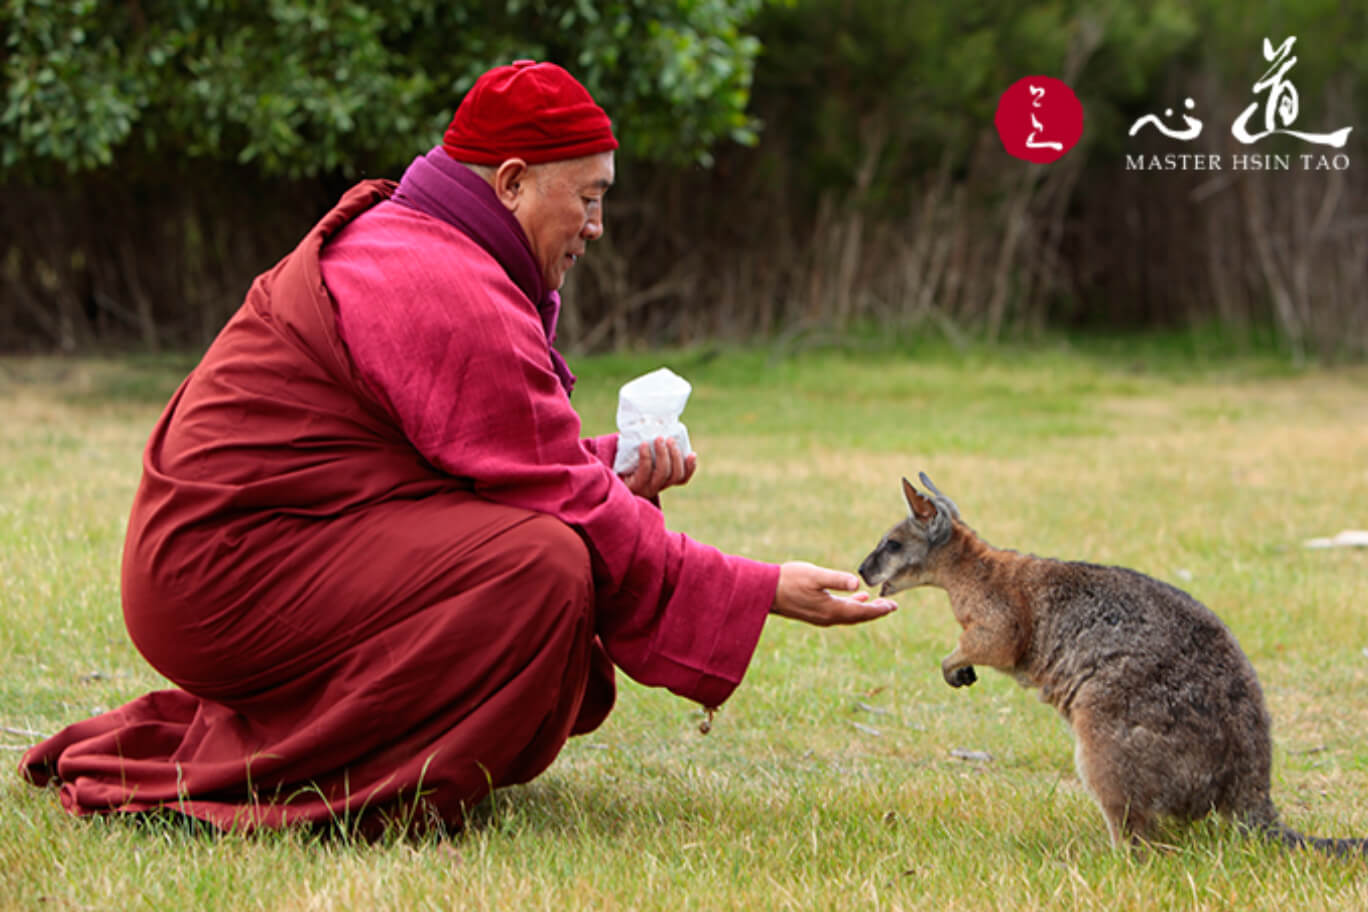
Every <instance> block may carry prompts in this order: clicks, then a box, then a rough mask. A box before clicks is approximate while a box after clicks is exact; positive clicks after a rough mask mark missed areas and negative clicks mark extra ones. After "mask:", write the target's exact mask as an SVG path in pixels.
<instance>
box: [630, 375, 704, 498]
mask: <svg viewBox="0 0 1368 912" xmlns="http://www.w3.org/2000/svg"><path fill="white" fill-rule="evenodd" d="M692 392H693V387H692V386H691V385H690V384H689V381H687V380H685V379H684V378H683V377H681V376H679V375H678V374H676V373H675V372H674V371H672V370H670V369H669V368H668V367H662V368H660V369H659V370H653V371H651V372H650V373H649V374H642V375H641V376H640V377H637V378H636V379H635V380H629V381H627V382H626V383H624V384H623V385H622V389H621V390H619V391H618V410H617V426H618V448H617V456H616V457H615V458H614V459H613V471H614V472H617V473H618V474H619V475H627V474H630V473H631V472H634V471H636V467H637V461H638V454H637V449H638V448H639V447H640V446H641V445H642V444H643V443H651V442H652V441H654V440H655V439H656V438H657V437H665V438H670V439H673V440H675V441H676V442H677V443H678V444H679V453H680V455H681V456H688V455H689V454H690V453H692V452H693V448H692V447H691V446H690V445H689V429H688V428H686V427H685V426H684V424H683V422H681V421H680V420H679V416H680V415H682V414H683V413H684V406H685V405H686V404H687V403H688V401H689V394H690V393H692Z"/></svg>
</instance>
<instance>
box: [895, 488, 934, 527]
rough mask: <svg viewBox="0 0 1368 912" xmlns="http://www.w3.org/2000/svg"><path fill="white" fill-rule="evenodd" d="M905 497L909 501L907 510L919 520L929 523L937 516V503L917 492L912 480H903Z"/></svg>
mask: <svg viewBox="0 0 1368 912" xmlns="http://www.w3.org/2000/svg"><path fill="white" fill-rule="evenodd" d="M902 489H903V498H904V499H905V500H906V501H907V512H908V513H909V514H910V515H911V516H912V518H913V519H915V520H917V521H918V522H922V523H927V522H930V521H931V520H933V519H935V518H936V505H935V504H933V503H932V502H931V501H929V500H927V499H926V498H925V497H922V496H921V494H919V493H917V489H916V488H914V487H912V482H910V481H908V480H907V479H906V478H904V479H903V480H902Z"/></svg>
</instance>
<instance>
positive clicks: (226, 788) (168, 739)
mask: <svg viewBox="0 0 1368 912" xmlns="http://www.w3.org/2000/svg"><path fill="white" fill-rule="evenodd" d="M482 188H483V189H482ZM398 190H399V192H398V194H397V195H396V193H395V191H396V187H395V185H394V184H393V183H391V182H387V181H366V182H363V183H361V184H359V185H357V186H356V187H354V188H353V189H352V190H351V191H349V192H348V193H347V194H346V195H345V196H344V197H343V199H342V200H341V201H340V202H339V204H338V205H337V207H336V208H334V209H333V210H332V211H331V212H329V213H328V214H327V215H326V216H325V217H324V218H323V219H322V221H321V222H320V223H319V224H318V225H317V226H315V228H314V229H313V230H312V231H311V232H310V233H309V234H308V235H307V236H306V237H305V238H304V239H303V241H302V242H301V243H300V245H299V246H298V247H297V248H296V249H295V250H294V251H293V252H292V253H291V254H290V255H288V256H286V257H285V258H284V259H283V260H281V262H280V263H278V264H277V265H276V266H275V267H274V268H273V269H272V270H270V271H269V272H267V273H265V274H263V275H262V276H259V277H258V278H257V280H256V281H255V282H254V283H253V285H252V288H251V290H250V291H249V293H248V295H247V300H246V301H245V303H244V304H243V306H242V307H241V308H240V309H239V311H238V312H237V313H236V314H235V315H234V316H233V318H232V319H231V320H230V321H229V322H228V324H227V325H226V326H225V327H224V329H223V331H222V332H221V333H220V334H219V336H218V337H217V338H216V339H215V341H214V343H213V344H212V345H211V346H210V348H209V349H208V351H207V352H206V354H205V356H204V358H203V359H202V361H201V363H200V364H199V365H198V366H197V367H196V368H195V370H194V371H193V372H192V373H191V374H190V376H189V377H187V378H186V380H185V382H184V383H183V384H182V385H181V387H180V389H179V390H178V391H177V392H176V394H175V395H174V396H173V398H172V399H171V402H170V403H169V404H168V405H167V407H166V409H165V410H164V412H163V414H162V416H161V418H160V420H159V421H158V424H157V426H156V428H155V429H154V430H153V433H152V435H151V438H150V439H149V442H148V445H147V448H146V451H145V453H144V459H143V477H142V481H141V484H140V486H139V489H138V492H137V495H136V497H135V500H134V503H133V507H132V510H131V513H130V518H129V525H128V534H127V537H126V540H125V547H124V561H123V575H122V597H123V606H124V617H125V621H126V624H127V627H128V630H129V634H130V636H131V638H132V640H133V642H134V644H135V645H136V646H137V648H138V649H139V651H140V652H141V653H142V654H143V655H144V657H145V658H146V659H147V660H148V661H149V662H150V663H151V664H152V665H153V666H154V667H155V668H157V670H158V671H160V672H161V673H162V674H163V675H165V676H166V677H167V678H168V679H170V680H171V682H173V683H174V684H175V685H176V687H175V688H173V689H167V690H160V691H155V692H153V693H149V694H147V695H145V696H143V697H141V698H139V699H137V700H134V701H132V702H131V703H128V704H126V705H125V706H122V707H120V708H118V709H115V710H112V711H110V712H107V713H104V714H102V715H100V716H97V717H95V718H92V719H87V720H85V721H82V722H77V723H75V724H73V725H71V726H68V727H67V728H66V729H64V730H63V731H61V732H59V733H58V734H57V735H54V736H53V737H52V738H49V739H47V740H46V741H44V742H42V743H41V744H38V745H36V746H35V747H33V748H32V749H30V750H29V751H28V752H27V753H26V754H25V755H24V757H23V759H22V761H21V771H22V772H23V774H24V775H26V776H27V777H28V778H29V779H30V780H31V781H33V782H35V783H37V784H45V783H47V782H50V781H56V782H57V783H59V784H60V795H61V800H62V803H63V806H64V807H66V808H67V809H68V810H69V811H71V812H72V813H76V814H86V813H95V812H104V811H145V810H151V809H156V808H169V809H172V810H177V811H180V812H183V813H186V814H190V815H192V816H195V817H198V818H201V819H204V820H207V821H209V822H211V823H213V824H215V825H216V826H219V827H221V828H224V829H250V828H253V827H257V826H279V825H284V824H287V823H292V822H305V821H307V822H313V823H328V822H336V821H343V822H351V823H357V824H359V825H360V826H362V827H364V828H366V829H367V830H370V831H373V830H374V829H375V828H376V827H377V826H383V825H385V824H387V823H389V822H392V821H394V822H398V823H399V824H400V825H405V826H408V825H418V824H424V823H431V822H441V823H443V824H447V825H459V824H460V823H461V822H462V820H463V817H464V813H465V810H466V809H467V808H469V807H470V806H471V805H472V804H473V803H475V802H477V801H479V800H480V799H482V798H483V797H484V796H485V795H486V794H488V792H489V791H490V789H492V788H498V787H500V786H503V785H509V784H514V783H518V782H525V781H527V780H529V779H531V778H532V777H534V776H536V775H537V774H538V773H540V772H542V771H543V770H544V769H545V768H546V767H547V766H548V765H549V764H550V763H551V762H552V760H554V758H555V756H556V754H557V753H558V752H559V751H560V749H561V747H562V746H563V745H564V743H565V741H566V740H567V739H568V738H569V737H570V736H571V735H572V734H576V733H583V732H586V731H589V730H592V729H593V728H595V727H597V726H598V725H599V724H601V722H602V721H603V719H604V718H605V717H606V715H607V714H608V712H609V710H610V709H611V706H612V703H613V699H614V684H613V666H614V665H616V666H617V667H618V668H620V669H622V670H623V671H624V672H625V673H627V674H628V675H629V676H631V677H632V678H634V679H636V680H638V681H640V682H642V683H645V684H649V685H657V686H663V687H666V688H668V689H670V690H671V691H673V692H674V693H677V694H679V695H681V696H683V697H686V698H689V699H692V700H696V701H698V702H700V703H703V704H705V705H717V704H719V703H721V702H722V701H724V700H725V699H727V697H728V696H729V695H730V694H731V693H732V691H733V690H734V688H735V687H736V686H737V684H738V683H739V682H740V680H741V678H742V676H743V674H744V673H745V669H746V666H747V665H748V664H749V661H750V658H751V655H752V653H753V651H754V648H755V644H756V642H757V640H758V638H759V635H760V630H761V627H762V626H763V623H764V619H765V616H766V614H767V612H768V609H769V606H770V604H771V603H772V600H773V597H774V592H775V587H776V585H777V581H778V567H777V566H774V565H771V564H765V563H760V562H756V561H751V560H747V559H745V558H740V557H735V556H731V555H726V554H723V553H722V552H720V551H718V550H716V549H714V548H710V547H708V546H706V545H703V544H701V543H699V542H696V541H693V540H691V539H690V538H688V537H687V536H685V535H682V534H679V533H675V532H671V531H669V530H668V529H666V527H665V524H664V517H663V516H662V514H661V512H660V510H659V508H658V506H657V505H655V504H654V503H651V502H649V501H647V500H645V499H643V498H640V497H636V496H635V495H633V494H632V493H631V491H630V490H629V489H628V488H627V487H626V485H625V484H624V483H623V482H622V480H621V479H620V478H618V477H617V476H615V475H614V474H613V472H612V470H611V467H610V466H611V463H612V459H613V455H614V451H615V448H616V439H615V437H613V436H609V437H604V438H596V439H582V438H581V437H580V424H579V419H578V416H577V415H576V414H575V412H574V410H573V409H572V408H571V406H570V402H569V389H570V386H571V384H572V383H573V375H571V374H570V373H569V370H568V368H567V367H566V366H565V364H564V361H563V360H562V359H561V358H560V356H559V354H558V353H556V351H555V349H554V347H553V345H552V340H553V338H554V327H555V317H556V311H557V309H558V306H559V300H558V298H556V297H555V295H554V292H550V293H548V292H547V291H546V290H545V289H543V288H541V287H540V279H539V276H538V275H537V274H536V270H535V268H534V269H533V271H532V272H531V273H528V272H527V271H526V269H525V265H526V264H525V263H523V262H522V261H521V259H520V257H521V254H520V253H519V251H518V249H517V245H522V247H523V248H526V240H525V238H524V237H523V236H522V234H521V229H520V228H519V227H518V225H517V222H516V220H514V219H513V218H512V216H511V215H508V214H507V212H506V210H503V209H502V207H501V206H500V205H499V204H498V201H497V199H496V198H495V197H494V196H493V193H492V190H488V185H486V184H484V182H483V181H482V180H480V179H479V178H478V177H475V176H474V175H473V174H471V173H470V172H469V171H468V170H467V169H465V168H463V167H461V166H459V165H455V164H454V163H451V162H449V161H448V160H445V159H443V158H437V157H435V156H433V155H431V154H430V155H429V156H426V157H420V158H419V159H417V160H415V162H414V164H413V165H412V166H410V169H409V171H407V172H406V173H405V179H404V181H402V182H401V183H400V185H399V187H398ZM485 191H487V195H486V192H485ZM425 194H426V195H427V196H426V198H425ZM391 196H395V199H393V200H392V199H390V197H391ZM444 207H446V208H445V209H444ZM453 213H455V214H453ZM461 213H464V215H461ZM472 214H473V215H474V216H477V217H476V218H473V219H472V218H470V216H472ZM501 223H502V224H501ZM510 244H511V245H512V246H510ZM526 255H527V256H528V257H529V258H530V249H528V250H526ZM533 265H534V267H535V263H534V264H533Z"/></svg>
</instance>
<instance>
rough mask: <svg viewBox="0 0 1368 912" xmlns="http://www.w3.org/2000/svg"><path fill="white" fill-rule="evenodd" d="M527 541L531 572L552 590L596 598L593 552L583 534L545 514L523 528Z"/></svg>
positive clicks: (529, 571)
mask: <svg viewBox="0 0 1368 912" xmlns="http://www.w3.org/2000/svg"><path fill="white" fill-rule="evenodd" d="M518 531H519V533H520V534H521V537H522V538H523V540H524V543H525V544H524V546H525V548H526V551H525V559H526V568H527V572H528V573H530V574H531V575H533V576H535V577H536V578H538V579H542V580H545V581H546V582H547V583H548V584H549V585H550V586H551V587H552V588H554V589H555V590H558V591H563V592H566V593H579V592H583V593H584V598H585V599H586V600H588V599H590V598H591V597H592V593H593V573H592V569H591V567H590V564H589V549H588V548H587V547H585V544H584V540H583V539H581V538H580V536H579V533H578V532H576V531H575V530H574V529H572V528H570V527H569V526H568V525H566V524H565V523H563V522H561V521H560V520H559V519H556V518H555V517H554V516H550V515H548V514H545V513H538V514H536V515H535V516H533V517H532V518H531V519H529V520H528V521H527V522H526V523H524V524H523V525H522V526H521V527H520V528H519V530H518Z"/></svg>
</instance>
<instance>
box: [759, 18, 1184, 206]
mask: <svg viewBox="0 0 1368 912" xmlns="http://www.w3.org/2000/svg"><path fill="white" fill-rule="evenodd" d="M1186 6H1187V5H1186V4H1182V3H1178V2H1176V0H1158V2H1140V0H1110V2H1106V3H1096V2H1082V0H1061V2H1054V3H1046V4H1032V3H1022V2H1018V0H965V2H960V3H955V4H940V3H932V2H928V0H913V2H903V0H801V2H799V3H797V4H795V5H793V6H789V7H772V8H769V9H768V10H767V11H766V12H765V13H764V14H762V16H761V20H760V24H759V26H758V27H757V31H758V33H759V34H760V35H761V36H762V38H763V39H764V40H765V45H766V48H767V51H766V55H765V57H764V59H763V61H762V64H761V67H760V71H759V75H758V77H757V89H756V96H757V102H758V103H760V104H762V105H765V106H766V110H765V113H766V115H768V116H769V117H770V119H773V120H778V119H781V118H782V120H783V121H784V122H785V123H786V124H787V125H788V127H789V131H788V133H789V136H790V137H791V145H790V148H789V149H788V154H789V155H790V156H792V157H796V158H801V159H802V160H803V161H804V162H805V164H806V167H807V168H808V173H807V181H808V182H811V183H815V184H816V185H817V186H819V187H834V188H845V187H850V186H853V185H854V184H855V183H856V182H857V180H858V178H857V175H858V174H859V171H860V168H861V164H862V162H863V161H864V160H865V159H866V157H867V156H869V155H871V149H873V150H874V152H875V153H877V156H878V157H877V160H876V162H875V164H876V166H877V167H876V172H875V174H874V175H873V178H872V180H871V181H870V185H869V186H868V188H867V189H866V190H865V191H864V193H865V198H866V200H868V201H870V202H873V203H875V204H879V203H881V202H887V201H892V202H894V203H902V202H904V200H903V199H902V198H900V197H899V188H905V187H908V186H910V185H911V183H912V179H913V178H915V177H916V176H918V175H921V174H924V173H926V172H928V171H934V170H935V169H936V168H937V167H938V166H942V165H945V166H948V167H951V168H954V169H959V168H962V167H963V166H965V164H966V161H967V159H968V157H969V155H970V152H971V149H972V145H973V142H974V141H975V140H976V139H977V138H978V137H979V136H981V135H982V132H983V130H984V128H985V125H987V126H988V127H989V128H991V124H992V120H993V114H994V111H995V109H996V105H997V100H998V97H999V96H1000V95H1001V93H1002V92H1003V91H1005V90H1006V89H1007V87H1008V86H1010V85H1011V84H1012V83H1013V82H1015V81H1016V80H1018V79H1020V78H1022V77H1024V76H1029V75H1033V74H1041V75H1048V76H1054V77H1056V78H1060V79H1063V80H1065V81H1066V82H1068V83H1070V85H1071V86H1072V87H1073V88H1074V89H1075V91H1076V92H1077V93H1078V94H1079V97H1080V99H1081V100H1082V102H1083V104H1084V107H1085V109H1086V111H1087V115H1088V118H1089V121H1090V122H1091V121H1092V119H1093V118H1094V117H1095V116H1098V115H1102V116H1103V118H1104V119H1105V115H1106V112H1107V111H1108V109H1109V108H1110V107H1111V106H1113V105H1115V104H1116V103H1117V101H1118V100H1119V99H1120V100H1124V99H1126V98H1129V97H1133V96H1135V95H1136V94H1138V93H1140V92H1142V91H1143V90H1144V89H1145V88H1146V87H1147V86H1149V85H1151V82H1152V80H1153V78H1154V75H1155V73H1156V72H1159V71H1160V70H1162V68H1163V67H1164V66H1165V65H1166V64H1167V63H1168V62H1169V60H1170V59H1171V58H1172V57H1173V55H1175V54H1176V53H1178V52H1179V51H1180V50H1181V49H1182V47H1183V46H1184V44H1185V42H1187V41H1189V40H1190V39H1191V38H1192V36H1193V34H1194V22H1193V19H1192V16H1191V15H1190V14H1189V13H1188V12H1186ZM1095 135H1096V131H1095V130H1094V129H1091V127H1090V128H1089V129H1088V130H1087V131H1086V132H1085V134H1084V138H1083V140H1082V142H1083V143H1084V145H1085V146H1086V144H1087V143H1089V142H1090V141H1091V139H1092V137H1094V136H1095ZM800 150H801V151H803V152H805V153H806V154H804V155H801V156H800V155H799V152H800ZM894 208H895V210H896V208H897V207H896V206H895V207H894Z"/></svg>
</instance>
